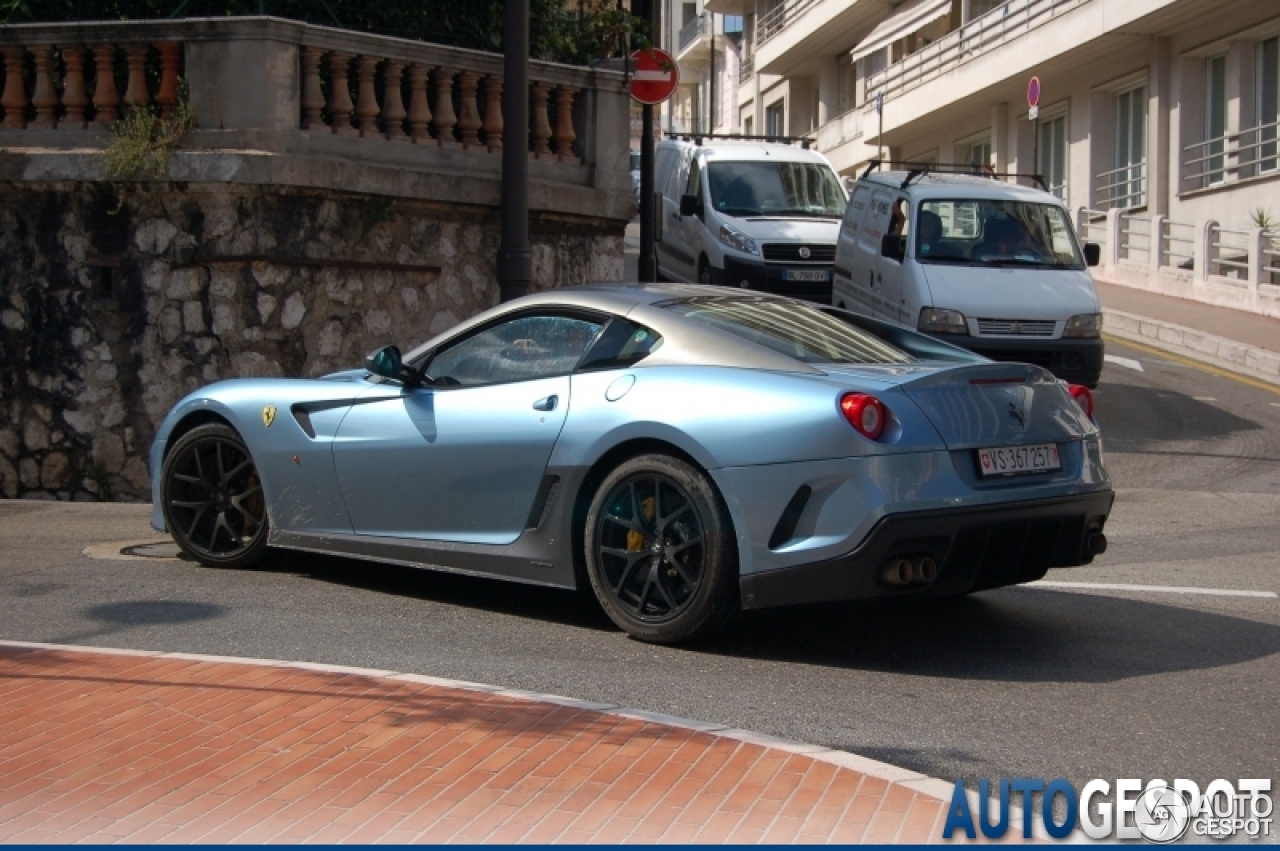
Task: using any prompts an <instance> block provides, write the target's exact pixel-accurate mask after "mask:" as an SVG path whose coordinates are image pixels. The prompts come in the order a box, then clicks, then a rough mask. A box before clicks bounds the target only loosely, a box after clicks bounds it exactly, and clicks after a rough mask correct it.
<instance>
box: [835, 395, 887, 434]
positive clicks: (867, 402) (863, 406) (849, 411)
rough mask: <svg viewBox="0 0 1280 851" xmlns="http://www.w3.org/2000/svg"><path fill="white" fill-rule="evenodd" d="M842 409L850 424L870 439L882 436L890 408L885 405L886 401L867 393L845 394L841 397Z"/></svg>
mask: <svg viewBox="0 0 1280 851" xmlns="http://www.w3.org/2000/svg"><path fill="white" fill-rule="evenodd" d="M840 410H841V411H843V412H844V418H845V419H846V420H848V421H849V425H851V426H853V427H854V428H856V429H857V430H858V433H859V434H861V435H862V436H863V437H866V438H869V439H870V440H875V439H877V438H878V437H880V434H881V432H883V431H884V424H885V421H886V420H887V419H888V418H889V409H888V408H886V407H885V406H884V402H881V401H880V400H879V399H877V398H876V397H875V396H868V395H867V394H866V393H846V394H844V396H843V397H841V399H840Z"/></svg>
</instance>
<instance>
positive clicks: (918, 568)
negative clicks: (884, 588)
mask: <svg viewBox="0 0 1280 851" xmlns="http://www.w3.org/2000/svg"><path fill="white" fill-rule="evenodd" d="M937 578H938V563H937V562H936V561H934V560H933V557H932V556H903V557H901V558H895V559H890V560H889V562H888V564H886V565H885V566H884V567H882V568H881V569H880V581H881V582H883V583H884V584H885V585H893V586H895V587H899V588H901V587H904V586H907V585H928V584H929V583H930V582H932V581H933V580H935V579H937Z"/></svg>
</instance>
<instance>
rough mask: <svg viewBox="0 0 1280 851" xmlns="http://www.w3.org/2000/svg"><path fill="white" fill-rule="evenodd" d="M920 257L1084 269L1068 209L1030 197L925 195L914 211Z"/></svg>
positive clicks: (975, 263)
mask: <svg viewBox="0 0 1280 851" xmlns="http://www.w3.org/2000/svg"><path fill="white" fill-rule="evenodd" d="M914 242H915V247H916V258H917V259H918V260H920V262H922V263H951V264H961V265H971V266H1035V267H1039V268H1048V269H1083V268H1084V261H1083V260H1082V259H1081V257H1080V249H1079V247H1078V246H1077V245H1076V238H1075V234H1074V233H1073V232H1072V230H1071V223H1070V221H1069V220H1068V219H1067V213H1066V211H1065V210H1064V209H1062V208H1061V207H1059V206H1057V205H1055V204H1037V203H1034V202H1030V201H998V200H974V201H967V200H946V201H923V202H921V204H920V211H919V213H918V215H917V216H916V234H915V239H914Z"/></svg>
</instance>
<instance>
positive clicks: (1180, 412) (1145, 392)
mask: <svg viewBox="0 0 1280 851" xmlns="http://www.w3.org/2000/svg"><path fill="white" fill-rule="evenodd" d="M1099 390H1100V391H1101V392H1099V394H1098V425H1099V427H1100V428H1101V429H1102V434H1103V437H1104V439H1105V440H1106V446H1107V449H1108V450H1111V451H1119V452H1124V451H1126V450H1137V449H1142V448H1144V447H1147V446H1150V445H1152V444H1155V443H1162V442H1168V441H1176V440H1188V441H1192V440H1193V441H1206V440H1213V439H1214V438H1219V437H1228V436H1230V435H1233V434H1237V433H1239V432H1242V431H1260V430H1262V429H1263V426H1262V424H1261V423H1257V422H1254V421H1253V420H1249V419H1245V418H1244V417H1238V416H1236V415H1235V414H1233V413H1230V412H1229V411H1224V410H1223V409H1222V408H1219V407H1218V406H1216V405H1212V404H1210V403H1208V402H1201V401H1198V400H1196V399H1195V398H1193V397H1191V396H1188V395H1186V394H1185V393H1179V392H1177V391H1174V390H1166V389H1162V388H1158V387H1147V386H1143V385H1140V384H1123V383H1117V382H1106V381H1104V382H1103V383H1102V385H1101V387H1100V388H1099ZM1112 398H1114V399H1116V400H1117V402H1116V404H1108V400H1109V399H1112ZM1121 398H1123V399H1124V404H1119V400H1120V399H1121Z"/></svg>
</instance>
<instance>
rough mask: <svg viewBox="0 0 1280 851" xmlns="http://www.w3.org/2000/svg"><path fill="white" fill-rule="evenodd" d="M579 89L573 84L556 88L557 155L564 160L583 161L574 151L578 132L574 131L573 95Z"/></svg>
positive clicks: (570, 161) (568, 161)
mask: <svg viewBox="0 0 1280 851" xmlns="http://www.w3.org/2000/svg"><path fill="white" fill-rule="evenodd" d="M577 93H578V89H576V88H574V87H573V86H561V87H560V88H558V89H556V135H555V137H554V139H555V143H556V156H558V157H559V158H560V159H561V161H562V162H567V163H577V162H582V160H580V159H579V158H578V157H577V156H576V155H575V154H574V153H573V143H574V141H576V140H577V138H578V134H577V133H575V132H574V131H573V96H574V95H576V94H577Z"/></svg>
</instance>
